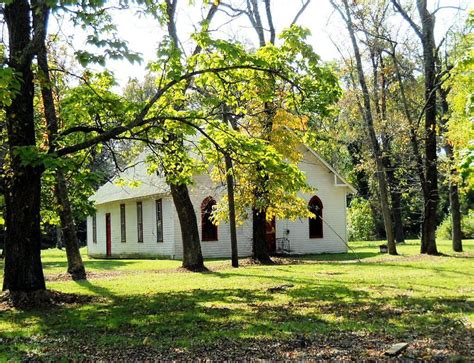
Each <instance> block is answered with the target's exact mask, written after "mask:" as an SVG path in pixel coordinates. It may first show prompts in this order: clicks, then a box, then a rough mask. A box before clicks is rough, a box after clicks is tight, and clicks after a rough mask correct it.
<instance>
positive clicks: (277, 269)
mask: <svg viewBox="0 0 474 363" xmlns="http://www.w3.org/2000/svg"><path fill="white" fill-rule="evenodd" d="M378 244H379V243H377V242H358V243H352V244H351V246H352V247H353V248H354V250H355V254H354V253H353V252H351V253H348V254H338V255H315V256H304V257H301V258H298V259H297V260H295V261H294V262H293V263H287V264H281V265H275V266H258V265H246V266H244V267H242V268H239V269H233V268H231V267H230V263H228V262H227V261H224V260H212V261H208V263H207V265H208V267H210V268H211V271H210V272H207V273H182V272H178V271H174V270H173V269H175V268H177V267H179V266H180V262H179V261H173V260H94V259H88V258H87V257H85V263H86V268H87V270H88V271H91V272H94V273H95V274H93V278H91V279H89V280H88V281H79V282H74V281H60V280H58V281H55V279H54V275H57V274H60V273H64V271H65V268H66V262H65V255H64V252H62V251H58V250H48V251H43V263H44V269H45V274H46V275H47V276H48V279H50V281H48V284H47V285H48V288H49V289H52V290H58V291H62V292H67V293H75V294H84V295H94V296H97V297H99V299H97V300H96V301H94V302H92V303H88V304H84V305H64V306H58V307H52V308H49V309H46V310H33V311H17V310H6V311H0V361H2V360H8V359H13V360H15V359H25V358H34V359H40V360H41V359H44V360H55V359H58V358H61V357H67V358H69V359H85V358H99V359H118V358H119V357H122V358H124V359H130V358H137V359H140V358H146V357H165V358H175V359H189V358H191V359H192V358H198V357H210V358H213V359H216V360H220V359H224V358H229V359H244V358H245V357H253V358H259V357H260V358H279V359H288V358H295V359H299V358H304V357H316V358H326V359H328V358H336V357H337V358H343V357H345V356H355V355H356V356H358V357H361V358H362V357H366V358H367V357H369V358H380V357H381V356H380V354H381V353H383V350H384V349H385V348H387V347H388V346H389V345H390V344H392V343H396V342H399V341H407V342H409V343H410V345H409V348H408V349H407V350H406V351H405V352H404V353H403V354H404V357H407V358H410V357H418V358H424V359H430V358H439V359H445V358H446V357H448V356H451V357H453V356H456V359H458V358H459V359H463V358H462V357H464V359H466V360H469V359H470V358H472V354H473V352H472V338H473V335H472V332H473V331H472V324H473V322H474V314H473V308H474V304H473V300H472V298H473V292H474V263H473V257H474V241H473V240H470V241H465V242H464V248H465V251H466V252H464V253H459V254H455V253H452V252H451V249H450V245H449V242H448V241H440V242H439V249H440V251H441V252H443V253H444V254H446V255H449V256H440V257H431V256H419V255H418V251H419V246H418V242H415V241H411V242H410V243H408V244H406V245H403V246H399V252H400V253H401V256H388V255H380V254H379V253H378V247H377V246H378ZM356 255H357V256H358V257H359V258H360V259H361V262H360V263H359V262H358V261H357V258H356ZM0 267H1V268H2V271H3V266H0ZM160 270H161V271H160ZM110 271H114V273H113V274H110V273H109V272H110ZM116 271H120V273H115V272H116ZM101 273H103V276H101ZM281 285H287V286H288V287H287V288H284V289H281V290H279V291H276V292H272V291H269V290H268V289H271V288H273V287H276V286H281ZM470 344H471V345H470Z"/></svg>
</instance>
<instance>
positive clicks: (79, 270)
mask: <svg viewBox="0 0 474 363" xmlns="http://www.w3.org/2000/svg"><path fill="white" fill-rule="evenodd" d="M54 194H55V196H56V200H57V202H58V205H59V208H58V214H59V219H60V220H61V229H62V233H63V240H64V246H65V247H66V256H67V266H68V267H67V272H68V273H69V274H71V276H72V278H73V280H84V279H85V278H86V270H85V268H84V263H83V262H82V257H81V252H80V250H79V240H78V238H77V233H76V225H75V223H74V217H73V216H72V210H71V203H70V202H69V196H68V190H67V184H66V180H65V178H64V175H63V173H62V171H61V170H58V171H56V185H55V188H54Z"/></svg>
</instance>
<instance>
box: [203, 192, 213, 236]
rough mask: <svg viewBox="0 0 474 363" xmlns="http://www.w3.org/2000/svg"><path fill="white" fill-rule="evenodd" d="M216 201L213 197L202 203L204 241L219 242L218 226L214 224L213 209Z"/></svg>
mask: <svg viewBox="0 0 474 363" xmlns="http://www.w3.org/2000/svg"><path fill="white" fill-rule="evenodd" d="M215 205H216V201H215V200H214V198H212V197H207V198H205V199H204V200H203V201H202V203H201V232H202V238H201V239H202V240H203V241H217V226H216V225H215V224H214V223H212V220H211V215H212V208H213V207H214V206H215Z"/></svg>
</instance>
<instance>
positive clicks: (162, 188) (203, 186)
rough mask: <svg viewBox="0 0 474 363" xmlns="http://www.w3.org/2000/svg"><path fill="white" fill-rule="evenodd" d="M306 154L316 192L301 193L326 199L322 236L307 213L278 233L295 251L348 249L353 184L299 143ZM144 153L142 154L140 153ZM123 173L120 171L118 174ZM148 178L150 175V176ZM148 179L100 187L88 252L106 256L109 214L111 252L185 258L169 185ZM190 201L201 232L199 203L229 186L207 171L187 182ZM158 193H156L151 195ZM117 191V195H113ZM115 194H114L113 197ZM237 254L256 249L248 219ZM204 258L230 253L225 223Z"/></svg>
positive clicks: (130, 174)
mask: <svg viewBox="0 0 474 363" xmlns="http://www.w3.org/2000/svg"><path fill="white" fill-rule="evenodd" d="M301 151H302V152H303V155H304V158H303V160H302V161H301V163H300V164H299V167H300V169H301V170H302V171H303V172H304V173H305V174H306V177H307V181H308V184H309V185H310V186H312V187H313V188H315V189H316V191H315V193H314V194H301V196H302V197H303V198H304V199H305V200H306V201H307V202H308V201H309V200H310V199H311V197H312V196H313V195H317V196H318V197H319V198H320V199H321V201H322V203H323V219H324V223H323V238H309V221H308V218H301V219H297V220H295V221H289V220H276V237H277V238H282V237H287V238H288V239H289V241H290V248H291V251H292V253H294V254H309V253H325V252H327V253H338V252H346V251H347V246H346V244H345V242H347V230H346V224H347V221H346V195H347V193H350V192H354V191H355V190H354V189H353V187H351V186H350V185H348V184H347V183H346V181H345V180H344V179H343V178H342V177H341V176H339V175H337V174H336V172H335V171H334V170H333V169H332V168H331V166H330V165H328V164H327V163H326V162H325V161H324V160H323V159H321V157H319V155H318V154H316V153H315V152H314V151H313V150H311V149H309V148H307V147H305V146H301ZM141 157H142V158H143V156H141ZM136 168H137V170H134V169H133V168H131V169H129V170H128V171H127V173H126V175H125V176H126V177H127V178H128V179H129V180H130V181H134V179H133V178H134V177H136V176H137V175H138V176H140V178H141V176H142V175H143V174H146V168H145V166H144V164H143V163H142V164H140V165H139V166H137V167H136ZM119 177H120V176H119ZM148 179H149V180H148ZM148 179H146V180H147V182H146V183H141V184H140V186H139V187H138V189H137V190H135V189H133V188H131V187H125V189H124V187H118V186H116V185H112V184H110V183H109V184H106V185H104V186H103V187H101V188H100V189H99V190H98V192H97V193H96V195H95V196H94V197H92V198H91V199H92V200H95V201H96V207H97V243H93V242H92V217H88V219H87V246H88V253H89V255H90V256H93V257H102V256H105V255H106V240H105V239H106V235H105V215H106V213H110V215H111V227H112V228H111V235H112V257H117V258H119V257H157V256H170V257H172V258H182V256H183V247H182V237H181V227H180V224H179V219H178V216H177V213H176V209H175V207H174V204H173V200H172V198H171V196H170V195H169V188H168V187H167V186H166V185H165V183H164V181H163V178H162V177H160V176H158V175H154V176H153V178H148ZM189 191H190V197H191V201H192V203H193V206H194V211H195V213H196V218H197V222H198V227H199V235H200V237H201V233H202V231H201V204H202V202H203V200H204V199H205V198H206V197H208V196H211V197H213V198H214V199H215V200H216V201H219V199H220V196H221V195H223V194H224V193H225V192H226V189H225V186H219V187H216V186H214V185H213V183H212V182H211V180H210V178H209V175H207V174H205V175H198V176H196V177H195V180H194V184H193V185H190V186H189ZM153 193H156V194H153ZM114 195H116V197H114ZM114 198H115V199H114ZM157 198H162V201H163V202H162V203H163V204H162V205H163V232H164V242H157V241H156V220H155V218H156V209H155V208H156V206H155V200H156V199H157ZM137 201H141V202H142V204H143V239H144V240H143V243H139V242H138V241H137V240H138V235H137V205H136V203H137ZM122 203H123V204H125V210H126V230H127V239H126V242H125V243H122V242H121V236H120V204H122ZM237 240H238V250H239V256H241V257H245V256H250V255H251V254H252V222H251V220H247V221H246V222H245V223H243V224H242V225H240V226H238V228H237ZM201 247H202V252H203V256H204V257H205V258H217V257H230V256H231V246H230V230H229V225H228V224H227V223H221V224H220V225H219V226H218V240H217V241H202V242H201Z"/></svg>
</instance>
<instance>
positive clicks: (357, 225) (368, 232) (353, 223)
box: [347, 197, 376, 241]
mask: <svg viewBox="0 0 474 363" xmlns="http://www.w3.org/2000/svg"><path fill="white" fill-rule="evenodd" d="M347 217H348V232H349V241H360V240H362V241H370V240H374V239H375V235H376V233H375V221H374V218H373V216H372V210H371V209H370V203H369V201H367V200H365V199H364V198H360V197H359V198H354V199H352V201H351V205H350V207H349V209H348V213H347Z"/></svg>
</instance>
